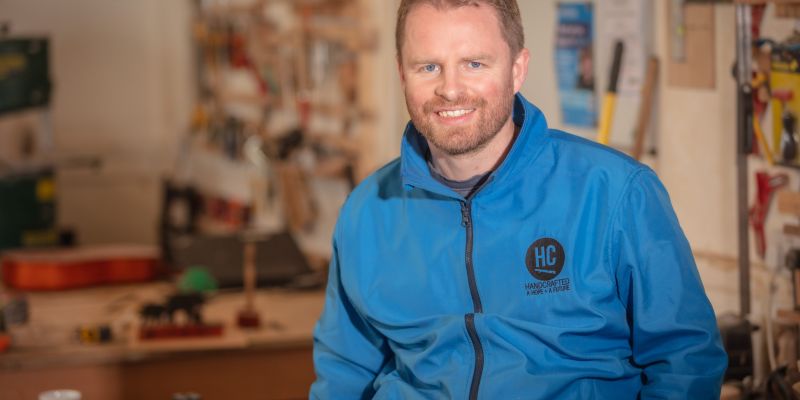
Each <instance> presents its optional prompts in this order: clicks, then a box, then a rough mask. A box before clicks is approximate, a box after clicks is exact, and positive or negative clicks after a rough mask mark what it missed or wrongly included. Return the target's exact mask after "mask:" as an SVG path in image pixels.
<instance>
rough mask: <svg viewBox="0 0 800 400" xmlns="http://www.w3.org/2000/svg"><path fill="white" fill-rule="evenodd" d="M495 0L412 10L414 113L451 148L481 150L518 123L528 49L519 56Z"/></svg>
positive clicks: (403, 63)
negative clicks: (514, 114)
mask: <svg viewBox="0 0 800 400" xmlns="http://www.w3.org/2000/svg"><path fill="white" fill-rule="evenodd" d="M510 52H511V51H510V49H509V47H508V44H507V43H506V41H505V39H504V38H503V35H502V32H501V31H500V25H499V22H498V18H497V14H496V12H495V11H494V9H492V8H491V7H489V6H486V5H484V4H481V5H480V6H477V7H475V6H464V7H458V8H453V9H445V10H437V9H436V8H434V7H433V6H430V5H427V4H421V5H418V6H415V7H414V8H413V9H412V10H411V11H410V12H409V14H408V16H407V19H406V27H405V38H404V41H403V47H402V49H401V53H402V56H401V57H402V58H401V59H399V60H398V64H399V69H400V77H401V82H402V85H403V90H404V91H405V96H406V105H407V106H408V112H409V114H410V115H411V120H412V122H413V123H414V126H415V127H416V128H417V130H418V131H419V132H420V133H422V135H423V136H425V138H426V139H427V140H428V143H429V144H431V145H432V146H434V147H436V148H438V149H439V150H441V151H442V152H444V153H447V154H449V155H463V154H470V153H474V152H476V151H478V150H480V149H482V148H483V147H484V146H485V145H486V144H487V143H489V142H490V141H491V139H492V138H494V137H495V136H496V135H497V133H498V132H500V131H501V130H502V129H513V122H512V120H511V111H512V108H513V103H514V93H516V92H518V91H519V89H520V87H521V86H522V82H523V81H524V80H525V75H526V74H527V66H528V52H527V50H525V49H523V50H522V52H520V54H519V55H518V56H517V57H515V58H514V59H512V57H511V54H510Z"/></svg>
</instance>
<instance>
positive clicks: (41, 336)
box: [0, 283, 324, 400]
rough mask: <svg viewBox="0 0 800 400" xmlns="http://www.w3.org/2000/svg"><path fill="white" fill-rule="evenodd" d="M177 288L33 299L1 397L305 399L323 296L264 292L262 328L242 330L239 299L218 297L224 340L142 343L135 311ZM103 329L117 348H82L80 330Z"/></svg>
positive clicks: (2, 358) (210, 316)
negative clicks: (69, 392) (67, 393)
mask: <svg viewBox="0 0 800 400" xmlns="http://www.w3.org/2000/svg"><path fill="white" fill-rule="evenodd" d="M171 290H172V289H171V286H170V285H169V284H166V283H153V284H145V285H128V286H122V287H105V288H94V289H85V290H73V291H65V292H57V293H29V294H27V297H28V301H29V307H30V321H29V323H28V324H27V325H25V326H20V327H16V328H14V329H15V330H14V334H15V339H18V340H17V342H16V345H17V346H15V347H12V348H11V349H9V350H8V351H7V352H5V353H2V354H0V399H2V400H23V399H24V400H29V399H35V398H37V395H38V393H40V392H42V391H45V390H51V389H76V390H79V391H81V392H82V393H83V396H84V399H88V400H92V399H100V400H127V399H131V400H133V399H137V400H140V399H171V398H172V395H173V394H174V393H179V392H196V393H199V394H201V395H202V396H203V399H204V400H215V399H242V400H246V399H303V398H307V397H308V388H309V385H310V384H311V382H312V381H313V379H314V370H313V363H312V358H311V348H312V336H311V335H312V330H313V326H314V324H315V322H316V320H317V318H318V317H319V315H320V313H321V312H322V305H323V301H324V292H323V291H321V290H315V291H287V290H277V289H271V290H260V291H258V292H257V294H256V297H255V308H256V310H257V311H258V312H259V313H260V316H261V322H262V328H260V329H258V330H254V331H243V330H241V329H239V328H237V327H236V326H235V319H236V314H237V312H238V311H239V309H240V308H241V307H242V306H243V304H244V299H243V298H244V296H243V295H242V293H241V292H220V293H218V294H215V295H213V296H212V297H211V299H210V300H209V301H208V302H207V304H206V306H205V308H204V310H203V315H204V318H205V320H206V321H208V322H219V323H222V324H223V325H224V326H225V331H224V335H223V336H222V337H216V338H195V339H161V340H157V341H147V342H143V341H140V340H139V339H138V336H137V335H135V334H134V333H135V332H137V331H138V324H139V323H140V321H139V318H138V308H139V307H140V305H141V304H142V303H144V302H149V301H158V300H163V298H164V297H165V296H166V295H167V294H168V293H170V291H171ZM103 323H106V324H110V325H111V326H112V327H113V328H114V332H115V335H117V337H116V338H115V340H114V341H113V342H111V343H106V344H81V343H79V342H78V341H77V339H76V335H75V328H76V327H77V326H78V325H90V324H103ZM119 332H122V333H125V335H126V336H127V337H119V336H122V335H119Z"/></svg>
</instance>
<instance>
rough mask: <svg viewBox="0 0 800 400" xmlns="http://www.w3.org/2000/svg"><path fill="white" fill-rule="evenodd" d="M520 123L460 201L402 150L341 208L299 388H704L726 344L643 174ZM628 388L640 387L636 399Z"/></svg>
mask: <svg viewBox="0 0 800 400" xmlns="http://www.w3.org/2000/svg"><path fill="white" fill-rule="evenodd" d="M514 119H515V122H516V123H517V125H521V126H522V129H521V132H520V134H519V136H518V137H517V139H516V141H515V143H514V145H513V147H512V149H511V150H510V152H509V153H508V155H507V157H506V159H505V160H504V161H503V162H502V164H501V165H500V166H499V167H498V169H497V170H495V171H494V172H493V173H492V175H491V178H490V179H489V180H488V183H486V184H485V185H484V186H483V188H482V189H480V191H479V192H478V193H477V194H475V195H474V196H472V197H471V199H469V200H467V199H464V198H463V197H461V196H459V195H458V194H456V193H455V192H453V191H452V190H450V189H449V188H448V187H446V186H444V185H443V184H441V183H439V182H438V181H437V180H435V179H433V178H432V177H431V174H430V172H429V169H428V166H427V164H426V161H425V153H426V151H427V143H426V141H425V140H424V138H422V137H421V136H420V134H419V133H418V132H416V130H415V129H414V127H413V125H411V124H409V126H408V128H407V130H406V132H405V135H404V139H403V147H402V153H401V157H400V159H399V160H395V161H393V162H391V163H389V164H388V165H386V166H385V167H383V168H382V169H380V170H379V171H377V172H376V173H375V174H373V175H372V176H370V177H369V178H367V179H366V180H365V181H364V182H363V183H362V184H361V185H359V186H358V187H357V188H356V189H355V190H354V191H353V192H352V193H351V195H350V197H349V198H348V200H347V202H346V203H345V205H344V206H343V207H342V210H341V213H340V217H339V221H338V223H337V226H336V230H335V233H334V238H333V256H332V261H331V265H330V277H329V283H328V288H327V295H326V303H325V309H324V311H323V314H322V316H321V318H320V320H319V322H318V324H317V326H316V328H315V331H314V363H315V368H316V373H317V381H316V382H315V383H314V384H313V385H312V387H311V394H310V397H311V398H312V399H360V398H375V399H404V400H407V399H468V398H469V399H474V398H479V399H547V400H552V399H619V400H622V399H636V398H642V399H655V398H658V399H693V400H697V399H719V391H720V385H721V381H722V376H723V373H724V371H725V368H726V366H727V357H726V355H725V352H724V350H723V349H722V347H721V345H720V337H719V331H718V329H717V325H716V319H715V316H714V312H713V310H712V308H711V305H710V304H709V301H708V299H707V297H706V295H705V292H704V290H703V286H702V283H701V281H700V277H699V275H698V273H697V268H696V266H695V263H694V259H693V257H692V252H691V249H690V248H689V243H688V242H687V241H686V238H685V237H684V234H683V232H682V231H681V228H680V226H679V225H678V221H677V219H676V216H675V214H674V212H673V210H672V206H671V204H670V200H669V197H668V195H667V192H666V190H665V189H664V187H663V186H662V185H661V183H660V182H659V180H658V178H657V177H656V175H655V173H654V172H653V171H652V170H650V169H648V168H647V167H645V166H643V165H641V164H639V163H637V162H635V161H634V160H632V159H630V158H629V157H627V156H625V155H622V154H620V153H618V152H616V151H614V150H611V149H609V148H607V147H604V146H601V145H597V144H595V143H593V142H590V141H587V140H584V139H581V138H579V137H576V136H572V135H569V134H566V133H563V132H559V131H555V130H551V129H548V127H547V123H546V122H545V119H544V116H543V115H542V113H541V112H540V111H539V110H538V109H537V108H536V107H534V106H533V105H532V104H530V103H528V101H527V100H525V99H524V98H523V97H522V96H521V95H517V98H516V101H515V107H514ZM638 396H640V397H638Z"/></svg>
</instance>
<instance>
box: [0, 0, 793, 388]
mask: <svg viewBox="0 0 800 400" xmlns="http://www.w3.org/2000/svg"><path fill="white" fill-rule="evenodd" d="M700 3H702V4H700ZM712 3H713V2H697V3H695V2H691V1H684V0H657V1H649V0H614V1H608V2H605V1H604V2H599V1H595V2H567V1H562V2H559V1H556V0H546V1H520V7H521V11H522V16H523V23H524V26H525V34H526V45H527V47H528V48H529V49H530V51H531V62H530V68H529V74H528V79H527V81H526V83H525V85H524V86H523V90H522V93H523V94H524V95H525V96H526V97H527V98H528V99H529V100H531V101H532V102H533V103H534V104H536V105H537V106H539V107H540V108H541V109H542V110H543V111H544V113H545V115H546V116H547V118H548V122H549V123H550V125H551V127H554V128H558V129H564V130H566V131H570V132H573V133H577V134H580V135H582V136H585V137H588V138H592V139H595V138H600V140H604V139H603V138H602V136H598V133H601V132H599V131H602V130H603V129H602V128H601V126H602V125H603V122H605V121H601V117H602V115H603V111H604V108H607V107H609V104H611V103H609V101H608V98H609V97H612V98H614V100H613V101H614V102H615V104H616V107H615V109H614V110H613V112H612V113H611V114H610V115H611V116H612V118H611V119H610V121H607V122H608V127H609V128H608V130H607V132H605V133H606V134H607V135H608V137H609V144H610V145H612V146H614V147H616V148H618V149H619V150H621V151H625V152H628V153H631V154H634V153H635V154H637V155H640V156H641V159H642V161H643V162H645V163H647V164H649V165H650V166H652V167H653V168H654V169H655V170H656V172H657V173H658V175H659V176H660V178H661V179H662V180H663V182H664V184H665V186H666V187H667V189H668V190H669V193H670V195H671V198H672V202H673V205H674V207H675V211H676V212H677V214H678V217H679V219H680V221H681V225H682V227H683V229H684V231H685V233H686V235H687V237H688V239H689V242H690V243H691V245H692V248H693V251H694V254H695V257H696V260H697V264H698V268H699V271H700V274H701V276H702V279H703V283H704V285H705V288H706V291H707V293H708V296H709V298H710V300H711V302H712V304H713V306H714V309H715V311H716V313H717V315H718V317H720V324H721V326H722V327H723V328H724V329H723V333H724V336H725V344H726V347H727V348H728V351H729V354H732V355H735V357H731V368H730V369H729V374H728V376H727V377H726V379H727V380H729V382H730V387H727V388H726V391H725V392H724V395H726V396H728V395H730V396H733V397H729V398H751V397H748V396H750V394H748V393H764V392H765V390H766V389H765V387H766V383H767V382H778V383H780V384H781V385H786V386H787V387H791V384H792V383H795V382H796V381H798V380H800V378H798V376H799V375H800V374H798V373H797V349H798V346H797V341H798V335H797V323H798V321H800V316H798V315H800V314H796V313H795V311H794V310H796V309H797V304H798V301H797V300H796V299H795V295H794V293H795V291H796V285H797V283H795V282H796V281H795V279H794V273H795V268H796V267H800V257H798V254H800V253H798V252H797V249H800V238H798V229H796V228H795V225H796V224H797V216H798V215H800V201H798V200H797V196H800V194H797V193H795V192H796V191H798V189H800V187H799V186H798V185H800V180H798V172H797V166H798V165H800V162H798V157H797V151H796V145H797V140H798V138H797V134H798V133H797V131H796V130H797V127H796V115H797V113H800V100H798V101H795V100H796V99H795V97H797V98H798V99H800V96H794V92H795V91H797V90H800V70H799V69H798V66H797V65H798V63H797V60H798V59H800V50H798V47H797V46H798V43H800V40H796V35H798V32H797V30H796V29H797V27H798V26H800V25H798V23H797V21H798V20H797V19H795V17H797V16H800V12H798V6H797V4H793V3H797V2H794V1H790V0H783V1H777V2H776V3H777V4H770V5H768V6H766V8H765V7H764V6H763V5H747V6H744V5H738V4H731V2H719V3H727V4H712ZM746 3H752V4H756V3H763V2H761V1H748V2H746ZM398 4H399V0H294V1H291V0H236V1H234V0H228V1H224V0H202V1H199V0H198V1H189V0H172V1H158V0H138V1H125V2H120V1H117V2H109V1H102V0H73V1H59V0H0V26H2V29H3V30H2V32H0V252H2V253H0V256H2V267H3V275H2V283H3V286H0V310H2V311H3V312H0V399H10V400H12V399H13V400H17V399H31V398H37V396H38V395H39V394H40V393H44V392H46V391H48V390H66V389H74V390H77V391H79V392H81V393H82V395H83V398H85V399H111V400H113V399H151V398H152V399H155V398H170V397H172V398H173V399H178V398H203V399H223V398H239V399H248V398H259V399H262V398H276V399H277V398H303V397H305V396H306V393H307V389H308V385H309V384H310V382H311V380H313V366H312V365H311V358H310V348H311V328H312V327H313V324H314V322H315V320H316V318H317V317H318V315H319V312H320V311H321V308H322V301H323V293H322V290H323V289H322V285H324V276H325V268H326V263H327V259H328V258H329V256H330V235H331V232H332V229H333V225H334V223H335V220H336V216H337V212H338V209H339V207H340V205H341V204H342V202H343V201H344V199H345V198H346V196H347V193H348V192H349V190H350V189H351V188H352V186H353V185H354V184H357V182H358V181H360V179H362V178H363V177H365V176H366V175H368V174H369V173H370V172H371V171H374V170H375V169H376V168H378V167H379V166H381V165H383V164H384V163H386V162H388V161H389V160H391V159H393V158H394V157H396V156H397V155H398V154H399V147H400V137H401V133H402V130H403V127H404V126H405V124H406V121H407V120H408V115H407V112H406V110H405V102H404V99H403V94H402V91H401V89H400V86H399V82H398V77H397V67H396V61H395V47H394V23H395V17H396V9H397V5H398ZM737 11H738V12H739V14H737ZM745 15H746V16H747V18H745V17H744V16H745ZM576 26H577V27H579V28H580V29H577V30H576V28H575V27H576ZM751 26H755V27H756V28H755V29H750V27H751ZM745 31H746V32H748V35H751V37H746V35H744V33H743V32H745ZM742 41H744V43H747V42H752V43H755V45H754V46H753V47H752V53H751V54H745V53H746V52H740V53H739V54H738V55H737V48H745V49H749V48H750V46H747V45H746V44H745V45H744V47H742V44H741V43H742ZM617 43H623V45H624V53H622V57H621V60H620V62H621V71H620V72H619V74H620V75H619V84H618V87H617V88H615V89H616V90H614V91H613V92H614V93H609V90H608V86H609V80H611V79H610V75H611V74H612V72H613V71H612V70H613V68H612V65H613V64H614V62H613V61H614V60H613V59H614V48H615V46H616V44H617ZM587 54H588V60H589V61H588V64H586V65H587V66H588V67H587V68H590V69H589V70H588V72H587V70H583V71H581V65H582V64H581V63H582V62H583V61H584V57H587ZM751 58H752V59H753V61H752V63H750V62H748V60H749V59H751ZM737 62H739V64H740V65H746V66H747V68H752V69H753V71H752V74H751V76H752V78H753V79H752V81H747V82H746V84H747V86H748V88H749V87H750V86H752V87H753V89H752V93H754V95H753V96H750V95H749V93H750V92H748V91H747V90H742V89H743V86H742V85H737V79H736V75H735V74H736V73H737V72H739V71H738V70H735V69H734V68H733V67H734V66H735V65H736V64H737ZM740 69H741V68H740ZM581 73H584V74H586V73H589V74H590V75H591V77H592V78H593V79H591V80H590V81H588V82H589V83H588V84H584V85H583V86H580V85H576V84H575V82H576V80H580V78H581V77H580V76H579V75H580V74H581ZM581 82H583V81H581ZM584 83H585V82H584ZM768 89H769V90H768ZM751 97H754V98H755V100H752V99H751ZM740 102H741V103H740ZM751 103H752V105H753V106H752V107H750V106H749V105H751ZM739 104H745V105H748V107H739V106H738V105H739ZM575 116H581V118H576V117H575ZM753 118H755V119H756V120H757V121H758V123H756V124H755V125H754V124H753V123H752V120H753ZM754 128H755V129H754ZM742 137H744V138H746V140H745V142H746V143H745V144H746V146H745V151H744V152H745V153H747V154H748V155H747V156H744V155H742V156H740V154H741V152H740V147H738V146H737V143H738V141H739V140H740V138H742ZM761 138H763V141H761V140H760V139H761ZM767 154H769V156H768V155H767ZM737 173H740V174H741V175H737ZM759 173H760V174H759ZM740 176H746V177H747V179H746V181H747V182H746V183H745V182H742V181H741V179H740V178H739V177H740ZM742 198H744V199H746V200H745V201H746V204H744V205H742V203H741V202H740V201H739V200H738V199H742ZM775 199H777V200H775ZM744 224H746V225H744ZM745 226H746V227H747V228H746V229H744V227H745ZM760 232H763V233H764V237H765V238H766V239H765V241H764V243H765V244H764V245H762V244H759V243H760V242H759V241H760V235H761V234H760ZM745 235H746V236H745ZM742 238H744V239H742ZM740 240H747V241H748V242H749V247H748V248H747V252H748V253H749V256H748V257H745V259H744V261H743V262H740V259H739V255H740V253H742V254H743V250H742V249H741V248H740ZM54 246H55V247H57V249H53V247H54ZM742 274H744V276H746V277H749V284H748V285H749V289H747V287H745V288H740V282H741V277H742V276H743V275H742ZM745 304H746V305H745ZM748 308H749V309H748ZM173 316H174V317H175V319H173V318H172V317H173ZM751 325H752V331H753V332H754V333H753V334H752V335H751V334H750V332H751ZM781 367H787V368H784V369H781ZM737 392H741V393H742V394H741V395H738V394H736V393H737ZM198 396H200V397H198ZM42 398H45V397H42ZM753 398H755V397H753ZM778 398H781V397H778Z"/></svg>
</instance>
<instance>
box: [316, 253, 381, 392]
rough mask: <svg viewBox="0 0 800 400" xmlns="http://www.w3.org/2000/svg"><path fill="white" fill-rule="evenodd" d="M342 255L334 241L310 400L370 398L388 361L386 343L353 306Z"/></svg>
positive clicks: (317, 341)
mask: <svg viewBox="0 0 800 400" xmlns="http://www.w3.org/2000/svg"><path fill="white" fill-rule="evenodd" d="M342 267H343V266H342V265H340V252H339V249H338V248H337V239H336V238H334V243H333V254H332V257H331V263H330V269H329V276H328V286H327V289H326V295H325V307H324V310H323V312H322V316H321V317H320V319H319V321H318V322H317V325H316V327H315V328H314V370H315V372H316V375H317V378H316V381H315V382H314V384H313V385H311V393H310V395H309V398H310V399H325V400H327V399H337V400H338V399H368V398H371V397H372V395H373V388H372V383H373V381H374V380H375V377H376V376H377V375H378V373H379V372H380V370H381V368H382V367H383V364H384V362H385V359H386V354H387V353H388V351H387V350H386V341H385V339H384V338H383V336H382V335H381V334H380V333H379V332H378V331H377V330H375V329H374V328H373V327H372V326H370V324H369V322H367V321H366V320H365V319H364V318H363V316H362V315H360V314H359V312H358V311H357V310H356V309H355V308H354V307H353V305H352V304H351V303H350V300H349V299H348V296H347V293H346V291H345V289H344V287H343V286H342V279H341V278H342V277H341V268H342Z"/></svg>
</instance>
